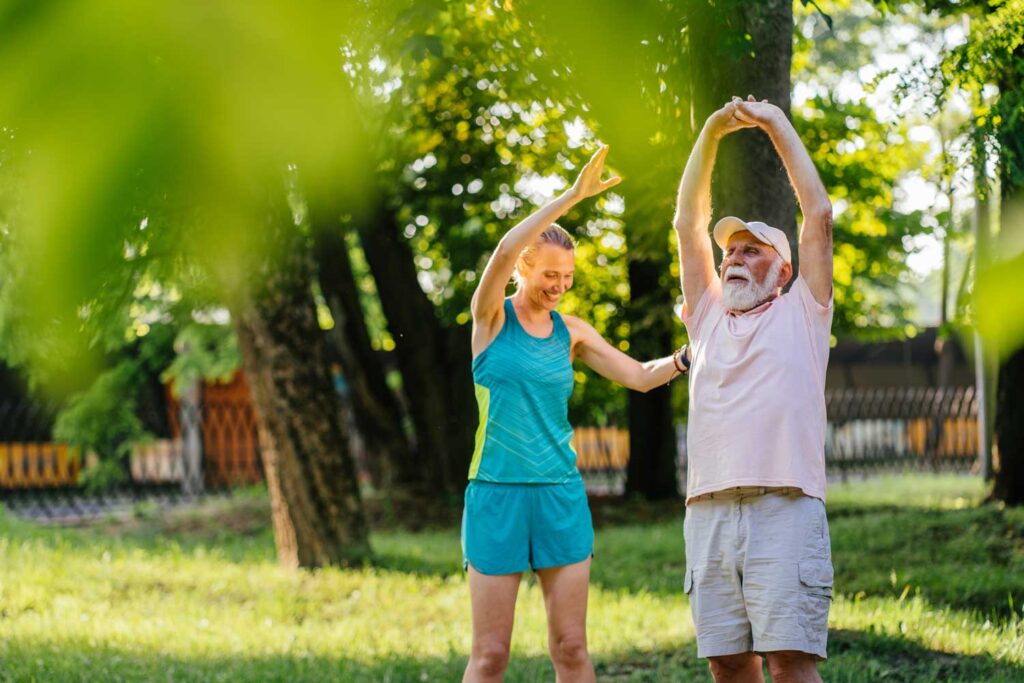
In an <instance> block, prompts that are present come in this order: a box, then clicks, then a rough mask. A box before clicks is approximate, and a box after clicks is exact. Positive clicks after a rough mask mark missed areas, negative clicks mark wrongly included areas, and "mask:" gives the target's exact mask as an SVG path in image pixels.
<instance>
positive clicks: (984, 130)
mask: <svg viewBox="0 0 1024 683" xmlns="http://www.w3.org/2000/svg"><path fill="white" fill-rule="evenodd" d="M925 5H926V6H928V7H929V8H931V9H937V10H939V11H942V12H955V13H959V12H965V11H966V12H969V13H970V16H971V31H970V34H969V36H968V38H967V41H966V43H965V44H964V45H962V46H961V47H959V48H957V49H956V50H954V51H953V52H952V53H951V54H950V55H949V56H948V58H947V60H946V63H945V65H944V67H945V70H946V74H947V76H948V77H949V79H950V82H951V83H953V84H954V85H958V86H961V87H966V88H968V89H971V90H975V91H981V90H982V89H983V88H985V86H995V87H996V88H997V92H998V94H997V95H996V97H995V98H994V100H993V101H991V102H990V103H988V104H986V105H983V106H981V107H979V110H978V111H977V112H975V118H974V122H973V123H974V126H975V127H976V129H977V130H976V135H978V136H980V137H981V138H982V139H986V138H987V139H988V140H990V141H992V142H994V143H995V144H994V147H995V151H996V154H997V156H998V166H997V168H998V176H999V181H1000V187H1001V198H1000V200H1001V201H1000V214H1001V215H1000V220H999V225H1000V231H999V234H998V235H996V236H994V237H993V238H992V239H993V244H998V245H999V246H1000V247H1001V248H994V249H986V250H985V251H986V252H989V253H990V254H991V255H992V257H993V260H992V261H990V262H987V263H986V262H985V260H984V259H978V264H977V267H976V269H977V278H976V280H977V281H976V284H975V292H974V295H975V314H976V321H977V325H978V327H979V329H980V330H981V331H982V333H983V338H984V339H985V341H986V343H987V345H988V344H991V345H992V346H994V347H995V350H996V352H997V353H998V354H999V357H1000V359H1001V364H1000V367H999V372H998V380H997V388H996V400H995V403H996V405H995V446H996V452H997V456H998V457H997V458H996V459H995V462H994V464H995V480H994V485H993V490H992V496H993V497H994V498H996V499H998V500H1001V501H1003V502H1005V503H1007V504H1009V505H1024V427H1022V425H1024V401H1022V400H1021V386H1024V322H1022V321H1021V318H1020V315H1019V312H1018V310H1017V308H1018V304H1017V301H1018V300H1019V297H1020V290H1021V287H1022V286H1024V251H1021V246H1020V245H1021V239H1022V235H1024V221H1021V218H1020V217H1021V215H1022V213H1021V203H1022V201H1024V118H1022V117H1021V115H1020V114H1021V111H1024V93H1022V86H1024V0H998V1H996V2H963V3H955V2H948V1H946V0H925ZM976 149H980V151H981V153H980V155H979V156H981V157H982V159H984V158H985V156H987V151H986V149H985V147H984V146H979V147H977V148H976ZM986 167H987V164H984V163H982V164H977V165H976V168H978V172H980V173H986V172H987V168H986ZM983 186H984V184H983V183H979V187H983ZM977 199H978V201H983V202H984V201H986V200H987V197H978V198H977ZM987 240H988V238H985V239H982V240H981V241H982V242H987ZM997 254H999V255H1000V256H999V257H997V256H996V255H997ZM987 255H988V254H979V256H987Z"/></svg>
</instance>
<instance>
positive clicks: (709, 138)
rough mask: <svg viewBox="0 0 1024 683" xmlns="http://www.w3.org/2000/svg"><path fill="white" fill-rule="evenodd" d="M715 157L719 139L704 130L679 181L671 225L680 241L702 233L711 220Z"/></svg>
mask: <svg viewBox="0 0 1024 683" xmlns="http://www.w3.org/2000/svg"><path fill="white" fill-rule="evenodd" d="M717 154H718V139H717V138H716V137H715V136H714V135H712V134H711V133H709V132H708V130H707V128H706V127H705V128H704V129H703V130H702V131H701V133H700V136H698V138H697V142H696V143H694V146H693V151H691V152H690V158H689V159H688V160H687V162H686V168H685V169H684V170H683V178H682V180H681V181H680V182H679V194H678V196H677V197H676V215H675V219H674V221H673V223H674V225H675V229H676V232H677V233H679V237H680V239H681V240H683V239H686V238H688V237H692V236H698V235H701V234H703V231H704V229H705V227H706V224H707V222H708V221H709V220H710V219H711V173H712V170H713V169H714V167H715V156H716V155H717Z"/></svg>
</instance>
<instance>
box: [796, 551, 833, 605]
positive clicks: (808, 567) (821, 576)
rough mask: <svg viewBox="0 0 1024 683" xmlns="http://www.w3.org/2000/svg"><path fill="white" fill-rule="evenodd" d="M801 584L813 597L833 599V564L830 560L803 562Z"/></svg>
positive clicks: (800, 566)
mask: <svg viewBox="0 0 1024 683" xmlns="http://www.w3.org/2000/svg"><path fill="white" fill-rule="evenodd" d="M799 570H800V583H801V584H803V586H804V587H805V588H807V592H808V593H810V594H812V595H822V596H824V597H827V598H831V597H832V580H833V574H832V563H831V562H829V561H828V560H803V561H801V562H800V563H799Z"/></svg>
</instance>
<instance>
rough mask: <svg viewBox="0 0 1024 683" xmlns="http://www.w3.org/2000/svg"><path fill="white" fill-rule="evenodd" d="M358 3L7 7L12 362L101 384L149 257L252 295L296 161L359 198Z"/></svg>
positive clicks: (3, 100) (306, 173) (1, 71)
mask: <svg viewBox="0 0 1024 683" xmlns="http://www.w3.org/2000/svg"><path fill="white" fill-rule="evenodd" d="M361 7H362V5H360V4H359V3H355V2H343V3H336V2H313V3H303V4H302V5H301V7H300V6H289V7H284V6H281V5H278V4H275V3H257V4H255V5H253V6H251V7H248V8H247V9H246V11H245V12H239V11H237V10H236V9H232V8H227V7H212V6H206V5H202V4H200V5H194V4H175V5H169V6H156V5H149V4H139V3H135V2H125V1H123V0H102V1H100V2H93V3H86V4H80V3H72V4H67V3H55V2H43V3H34V2H31V3H30V2H22V1H20V0H3V2H0V32H2V33H3V35H4V36H5V39H4V41H3V44H2V45H0V121H2V122H3V124H2V125H3V126H5V130H7V131H16V132H17V135H16V136H13V135H11V136H7V137H8V138H11V139H7V138H5V140H4V143H5V146H7V147H11V148H12V149H13V151H12V152H11V155H12V156H13V157H14V158H16V159H17V162H18V167H17V181H18V185H17V187H18V192H17V196H16V197H13V198H11V197H7V196H5V197H4V200H5V206H4V207H3V210H2V213H3V215H4V217H5V218H4V222H5V223H6V224H7V225H8V226H9V227H8V234H7V235H5V242H4V245H3V246H4V258H5V265H10V264H18V266H19V267H14V268H10V269H8V270H6V271H5V275H6V277H5V281H4V283H3V289H2V297H3V300H2V302H0V310H2V311H3V314H4V315H3V318H4V325H3V346H4V347H5V355H11V356H14V357H16V358H17V359H18V360H24V362H26V363H29V364H31V365H32V366H33V367H35V368H38V369H46V368H49V370H50V371H49V372H43V373H42V374H43V375H45V376H46V377H47V378H48V379H55V378H58V377H70V378H73V379H76V378H77V379H79V380H80V381H81V378H83V377H84V378H86V379H85V380H84V381H86V382H87V381H88V379H89V378H91V377H92V376H95V374H96V373H98V372H99V371H101V370H102V368H103V366H104V364H103V358H102V356H103V354H104V352H105V344H104V341H105V339H106V338H108V337H109V336H111V335H113V336H120V335H122V334H123V330H124V327H123V326H120V325H118V324H117V320H118V319H119V318H121V319H122V320H123V318H124V316H125V311H126V309H127V308H128V307H129V306H130V305H131V300H132V297H133V294H134V291H135V288H136V287H137V286H138V285H141V284H145V283H144V273H145V272H146V271H147V269H148V268H149V266H150V265H152V264H159V267H158V268H157V270H158V271H159V274H160V275H167V274H168V273H175V272H177V273H181V274H182V275H183V277H182V278H181V279H180V280H176V281H174V282H167V281H166V280H164V281H161V280H157V282H158V283H160V284H163V285H166V286H167V288H168V289H167V291H173V290H174V287H173V285H175V284H181V283H188V282H191V281H194V280H196V279H198V280H200V281H205V282H206V287H207V289H208V290H212V291H216V292H218V294H219V296H220V297H222V298H228V297H231V296H235V295H237V294H238V293H239V291H238V290H239V287H240V286H241V283H242V281H243V274H244V272H245V270H246V266H245V263H246V259H247V258H256V257H260V256H261V255H262V257H265V258H270V257H272V256H273V255H272V254H269V253H267V245H266V244H265V243H264V240H263V239H261V231H260V229H259V226H260V225H262V224H263V223H264V220H263V219H264V217H265V215H266V208H267V202H268V197H269V196H272V195H277V194H283V193H284V188H285V174H286V171H287V169H288V167H289V165H290V166H291V167H292V168H296V169H299V171H300V173H301V174H302V181H303V187H304V189H305V191H306V192H323V191H325V185H329V186H330V187H331V190H332V191H333V192H334V193H335V194H338V193H341V194H342V195H343V196H344V197H345V198H346V200H347V201H348V202H349V204H350V206H352V207H353V209H355V208H357V207H358V206H360V205H361V203H362V201H363V198H364V197H365V195H366V193H365V191H364V190H365V179H366V177H367V174H366V173H365V168H366V164H367V151H366V149H365V147H364V145H363V142H364V138H363V136H361V135H360V134H359V132H358V122H357V120H356V109H355V103H354V100H353V97H352V94H351V92H350V90H349V88H348V87H347V84H346V83H345V80H344V79H343V78H341V77H340V73H339V68H340V58H339V57H338V43H339V40H340V39H341V36H344V35H345V34H346V33H353V34H355V32H356V30H357V27H358V25H359V23H360V20H361V17H362V12H361ZM384 11H386V9H385V10H384ZM154 26H159V27H160V30H159V31H153V27H154ZM357 37H358V35H354V36H353V39H356V38H357ZM58 84H59V85H58ZM58 364H59V365H58Z"/></svg>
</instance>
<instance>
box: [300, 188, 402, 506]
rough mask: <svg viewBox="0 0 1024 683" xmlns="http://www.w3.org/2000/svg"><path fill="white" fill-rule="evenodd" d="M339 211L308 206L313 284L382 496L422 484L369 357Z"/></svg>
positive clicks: (395, 408) (390, 397)
mask: <svg viewBox="0 0 1024 683" xmlns="http://www.w3.org/2000/svg"><path fill="white" fill-rule="evenodd" d="M340 215H341V212H340V211H333V210H330V209H325V208H324V207H320V206H309V207H308V217H309V222H310V228H311V230H312V232H313V251H314V257H315V261H316V268H317V276H318V282H319V284H320V290H321V292H323V296H324V299H325V301H326V303H327V305H328V307H329V308H330V311H331V315H332V316H333V317H334V323H335V324H334V327H333V329H332V330H331V332H330V333H329V335H328V338H329V340H330V342H331V344H333V346H334V349H335V351H336V352H337V354H338V356H339V358H340V362H341V370H342V373H343V374H344V376H345V378H346V381H347V383H348V386H349V388H350V389H349V394H350V397H351V405H352V410H353V413H354V417H355V426H356V429H357V430H358V432H359V436H360V437H361V439H362V441H363V447H364V448H365V450H366V452H367V456H368V458H370V459H371V460H372V461H373V462H371V463H368V466H369V469H370V474H371V476H374V477H375V478H376V481H374V484H375V485H376V486H377V488H378V489H381V490H389V491H390V490H394V489H402V488H408V487H410V486H415V485H416V483H417V482H418V481H420V480H421V479H422V474H421V471H420V470H419V468H416V467H415V466H414V461H413V455H412V444H410V442H409V439H408V437H407V436H406V434H405V432H404V430H403V429H402V421H403V415H402V409H401V406H400V404H399V402H398V398H397V396H396V395H395V393H394V392H393V391H392V390H391V388H390V387H389V386H388V384H387V380H386V379H385V372H384V367H383V365H382V364H381V362H380V359H379V354H378V352H376V351H374V349H373V345H372V343H371V341H370V334H369V330H368V328H367V326H366V320H365V316H366V314H365V311H364V310H363V308H362V305H361V303H360V299H359V286H358V283H357V282H356V277H355V274H354V272H353V269H352V262H351V259H350V257H349V252H348V247H347V244H346V241H345V235H344V234H343V232H342V226H341V222H340Z"/></svg>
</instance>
